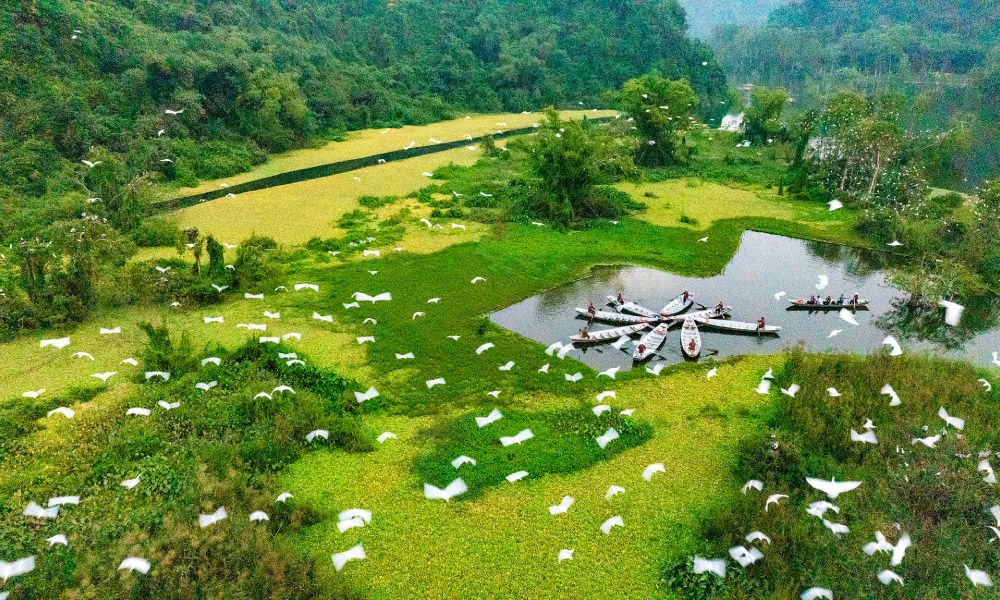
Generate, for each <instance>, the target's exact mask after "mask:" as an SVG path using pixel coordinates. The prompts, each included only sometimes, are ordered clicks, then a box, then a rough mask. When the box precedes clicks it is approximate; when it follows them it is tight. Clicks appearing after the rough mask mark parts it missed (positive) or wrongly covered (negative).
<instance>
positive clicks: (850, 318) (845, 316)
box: [831, 308, 858, 337]
mask: <svg viewBox="0 0 1000 600" xmlns="http://www.w3.org/2000/svg"><path fill="white" fill-rule="evenodd" d="M840 318H841V319H842V320H844V321H846V322H848V323H850V324H851V325H857V324H858V321H857V319H855V318H854V315H852V314H851V311H849V310H847V309H846V308H842V309H840ZM831 337H832V336H831Z"/></svg>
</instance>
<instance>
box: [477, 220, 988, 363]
mask: <svg viewBox="0 0 1000 600" xmlns="http://www.w3.org/2000/svg"><path fill="white" fill-rule="evenodd" d="M903 260H905V257H904V258H900V257H899V256H895V257H893V256H892V255H890V254H888V253H886V254H880V253H874V252H870V251H863V250H858V249H854V248H848V247H844V246H837V245H834V244H822V243H817V242H807V241H804V240H798V239H793V238H786V237H782V236H776V235H769V234H764V233H757V232H750V231H748V232H746V233H744V235H743V238H742V240H741V243H740V247H739V250H738V251H737V253H736V254H735V256H734V257H733V259H732V260H731V261H730V262H729V264H727V265H726V267H725V268H724V269H723V271H722V273H720V274H719V275H716V276H714V277H706V278H699V277H681V276H679V275H674V274H671V273H667V272H663V271H657V270H654V269H647V268H643V267H635V266H600V267H595V268H594V269H593V270H592V271H591V273H590V274H589V275H588V276H586V277H584V278H582V279H579V280H577V281H573V282H571V283H567V284H565V285H561V286H559V287H556V288H553V289H551V290H549V291H547V292H544V293H541V294H538V295H537V296H533V297H531V298H528V299H527V300H524V301H523V302H519V303H517V304H515V305H513V306H510V307H507V308H505V309H503V310H500V311H497V312H495V313H493V314H492V315H491V319H492V320H493V322H494V323H496V324H498V325H500V326H502V327H505V328H507V329H510V330H511V331H515V332H517V333H519V334H521V335H523V336H525V337H528V338H531V339H533V340H535V341H537V342H539V343H541V344H543V345H546V346H548V345H549V344H551V343H553V342H556V341H561V342H567V341H568V338H569V336H570V335H574V334H577V333H578V332H579V330H580V328H581V327H583V326H584V325H585V324H586V321H584V320H583V319H579V318H577V317H576V313H575V312H574V310H573V309H574V308H575V307H581V308H585V307H586V306H587V304H588V302H593V303H594V305H595V306H597V307H598V308H602V309H605V310H610V309H609V308H607V306H606V299H605V296H607V295H609V294H617V293H618V292H622V293H623V294H624V296H625V298H626V299H628V300H632V301H634V302H637V303H638V304H640V305H642V306H645V307H646V308H649V309H652V310H655V311H659V310H660V309H661V308H662V307H663V306H664V305H665V304H666V303H667V302H668V301H669V300H670V299H672V298H674V297H675V296H676V295H677V294H679V293H681V292H682V291H684V290H685V289H687V290H689V291H690V292H691V293H692V294H693V295H694V299H695V301H696V302H700V303H702V304H704V305H706V306H714V305H716V304H717V303H719V302H723V303H724V304H726V305H728V306H732V307H733V311H732V313H731V318H732V319H733V320H738V321H751V322H752V321H756V320H757V319H759V318H760V317H764V318H765V319H766V321H767V323H768V324H769V325H780V326H781V327H782V331H781V333H780V335H778V336H776V337H775V336H761V337H757V336H755V335H741V334H735V333H728V332H722V331H717V330H712V329H707V328H706V329H703V330H702V332H701V335H702V354H701V357H700V359H699V360H716V359H719V358H724V357H727V356H732V355H737V354H749V353H758V354H764V353H768V354H769V353H774V352H779V351H781V350H782V349H784V348H788V347H790V346H794V345H796V344H799V343H801V344H803V345H804V347H805V348H806V349H807V350H809V351H815V352H822V351H826V350H831V351H846V352H857V353H863V354H867V353H871V352H875V351H878V350H880V349H881V348H882V347H883V346H882V340H883V339H884V338H885V336H886V335H888V334H892V335H895V336H896V337H898V338H899V339H900V341H901V342H902V345H903V348H904V350H905V351H910V352H914V351H916V352H926V353H931V354H937V355H943V356H948V357H951V358H960V359H965V360H968V361H970V362H975V363H980V364H988V363H989V362H990V360H991V353H992V351H993V350H995V349H996V350H1000V331H998V329H997V319H996V315H997V312H998V311H997V308H1000V307H998V305H997V301H996V299H995V298H993V297H986V298H974V299H965V300H963V301H962V302H963V303H964V304H965V306H966V310H965V313H964V314H963V316H962V323H961V325H960V326H959V327H949V326H947V325H945V324H944V321H943V316H944V310H943V309H934V310H931V309H928V308H913V307H911V306H910V305H909V303H908V302H907V300H908V298H909V295H908V294H906V293H905V292H904V291H902V290H900V289H898V288H895V287H893V286H891V285H889V283H888V282H887V280H886V274H885V271H884V270H883V269H886V268H888V267H889V266H891V265H892V263H893V261H896V262H897V264H896V265H895V266H897V267H898V266H900V261H903ZM818 275H825V276H827V277H828V278H829V285H828V286H827V287H826V288H825V289H824V290H822V292H820V291H818V290H817V289H816V285H817V284H818V282H819V279H818ZM782 291H784V292H786V295H785V296H783V297H782V298H781V299H780V300H775V298H774V294H776V293H778V292H782ZM841 292H843V293H844V295H845V296H848V297H850V296H851V295H853V294H854V293H855V292H857V293H858V294H860V296H861V297H862V298H867V299H869V300H871V303H870V304H869V309H870V310H867V311H857V312H856V313H855V319H856V320H857V322H858V325H857V326H854V325H851V324H849V323H847V322H845V321H843V320H841V319H840V317H839V316H838V311H828V312H819V311H817V312H809V311H789V310H787V308H788V306H789V303H788V301H789V300H790V299H793V298H800V297H806V298H808V297H809V295H810V294H822V295H823V296H824V297H825V296H826V295H830V296H832V297H834V298H837V297H838V296H839V295H840V293H841ZM694 309H697V307H695V308H694ZM694 309H693V310H694ZM614 326H615V325H604V324H600V323H595V325H594V329H603V328H606V327H614ZM834 330H840V333H838V334H837V335H835V336H833V337H830V334H831V333H832V332H833V331H834ZM635 337H637V336H635ZM625 348H627V349H629V352H631V345H627V346H626V347H625ZM716 351H717V353H716ZM571 356H574V357H577V358H579V359H580V360H582V361H583V362H585V363H587V364H588V365H590V366H592V367H594V368H598V369H607V368H609V367H614V366H620V367H622V369H623V370H627V369H629V368H631V367H632V359H631V355H630V354H626V353H625V352H622V351H618V350H615V349H614V348H612V347H611V346H610V345H609V344H602V345H596V346H589V347H580V348H579V349H578V350H575V351H573V353H572V354H571ZM683 360H684V357H683V355H682V354H681V351H680V325H676V326H674V327H672V328H671V331H670V333H669V334H668V335H667V339H666V341H665V342H664V344H663V346H662V347H661V349H660V352H659V356H657V357H654V358H653V359H652V361H650V364H655V363H656V362H666V363H668V364H673V363H677V362H681V361H683Z"/></svg>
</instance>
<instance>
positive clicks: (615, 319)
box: [574, 308, 659, 324]
mask: <svg viewBox="0 0 1000 600" xmlns="http://www.w3.org/2000/svg"><path fill="white" fill-rule="evenodd" d="M574 310H576V312H578V313H579V314H581V315H583V316H584V317H588V318H591V319H593V320H594V321H607V322H608V323H627V324H635V323H655V322H657V321H659V319H655V318H652V317H640V316H639V315H627V314H624V313H616V312H611V311H609V310H599V311H596V312H595V313H594V314H593V315H591V314H590V312H588V311H587V309H586V308H576V309H574Z"/></svg>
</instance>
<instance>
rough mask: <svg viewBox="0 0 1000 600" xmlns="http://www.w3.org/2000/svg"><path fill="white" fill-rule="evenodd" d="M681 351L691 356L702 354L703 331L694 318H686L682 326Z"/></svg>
mask: <svg viewBox="0 0 1000 600" xmlns="http://www.w3.org/2000/svg"><path fill="white" fill-rule="evenodd" d="M681 351H682V352H684V355H685V356H687V357H689V358H695V357H696V356H698V355H699V354H701V333H699V332H698V326H697V325H695V322H694V319H684V325H683V326H682V327H681Z"/></svg>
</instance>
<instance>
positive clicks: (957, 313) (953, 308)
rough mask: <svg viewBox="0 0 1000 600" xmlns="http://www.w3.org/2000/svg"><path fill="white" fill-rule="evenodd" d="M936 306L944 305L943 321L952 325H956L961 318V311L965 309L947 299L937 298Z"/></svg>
mask: <svg viewBox="0 0 1000 600" xmlns="http://www.w3.org/2000/svg"><path fill="white" fill-rule="evenodd" d="M938 306H943V307H945V311H944V322H945V323H947V324H948V325H951V326H952V327H958V323H959V321H960V320H961V319H962V311H964V310H965V307H964V306H962V305H961V304H956V303H954V302H951V301H949V300H938Z"/></svg>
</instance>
